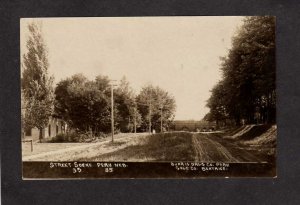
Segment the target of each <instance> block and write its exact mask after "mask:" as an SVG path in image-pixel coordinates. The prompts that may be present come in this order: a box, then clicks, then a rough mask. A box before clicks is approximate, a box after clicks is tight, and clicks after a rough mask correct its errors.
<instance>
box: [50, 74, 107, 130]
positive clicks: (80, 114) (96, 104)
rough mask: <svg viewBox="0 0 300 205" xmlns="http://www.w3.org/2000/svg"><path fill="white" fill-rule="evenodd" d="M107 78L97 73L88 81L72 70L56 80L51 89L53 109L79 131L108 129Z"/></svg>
mask: <svg viewBox="0 0 300 205" xmlns="http://www.w3.org/2000/svg"><path fill="white" fill-rule="evenodd" d="M108 91H109V79H108V78H107V77H106V76H97V77H96V79H95V80H94V81H89V80H88V79H87V78H86V77H85V76H83V75H82V74H76V75H74V76H72V77H71V78H67V79H65V80H62V81H60V82H59V83H58V85H57V87H56V89H55V99H56V103H55V112H56V113H57V114H58V115H60V116H62V117H63V119H64V120H65V121H67V123H68V125H69V126H70V127H71V128H73V129H76V130H78V131H79V132H85V133H88V132H89V133H91V135H95V134H97V133H98V132H109V131H110V96H108V94H109V92H108Z"/></svg>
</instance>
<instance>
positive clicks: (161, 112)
mask: <svg viewBox="0 0 300 205" xmlns="http://www.w3.org/2000/svg"><path fill="white" fill-rule="evenodd" d="M160 132H161V133H162V132H163V111H162V105H161V106H160Z"/></svg>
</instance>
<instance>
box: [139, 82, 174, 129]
mask: <svg viewBox="0 0 300 205" xmlns="http://www.w3.org/2000/svg"><path fill="white" fill-rule="evenodd" d="M137 105H138V109H139V112H140V113H141V116H142V120H143V122H142V129H144V130H149V127H150V124H151V129H153V128H154V129H155V130H157V131H159V130H160V129H161V124H162V128H163V129H167V128H168V127H169V126H170V124H171V122H172V121H173V120H174V117H175V111H176V104H175V99H174V97H173V96H171V95H170V94H169V93H168V92H167V91H165V90H163V89H161V88H160V87H154V86H152V85H147V86H145V87H143V88H142V90H141V92H140V93H139V95H138V96H137Z"/></svg>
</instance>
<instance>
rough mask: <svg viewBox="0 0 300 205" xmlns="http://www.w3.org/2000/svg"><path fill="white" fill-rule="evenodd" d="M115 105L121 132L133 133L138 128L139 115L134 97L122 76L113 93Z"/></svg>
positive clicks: (139, 122)
mask: <svg viewBox="0 0 300 205" xmlns="http://www.w3.org/2000/svg"><path fill="white" fill-rule="evenodd" d="M115 93H116V94H115V104H116V109H117V110H118V115H119V118H118V124H119V128H120V130H121V131H122V132H133V131H134V130H135V128H138V127H140V124H141V115H140V113H139V112H138V109H137V105H136V101H135V95H134V92H133V90H132V88H131V87H130V84H129V82H128V81H127V79H126V77H125V76H124V77H123V78H122V79H121V80H120V84H119V86H118V88H117V89H116V91H115Z"/></svg>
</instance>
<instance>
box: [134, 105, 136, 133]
mask: <svg viewBox="0 0 300 205" xmlns="http://www.w3.org/2000/svg"><path fill="white" fill-rule="evenodd" d="M136 112H137V109H136V106H135V107H134V133H136Z"/></svg>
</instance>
